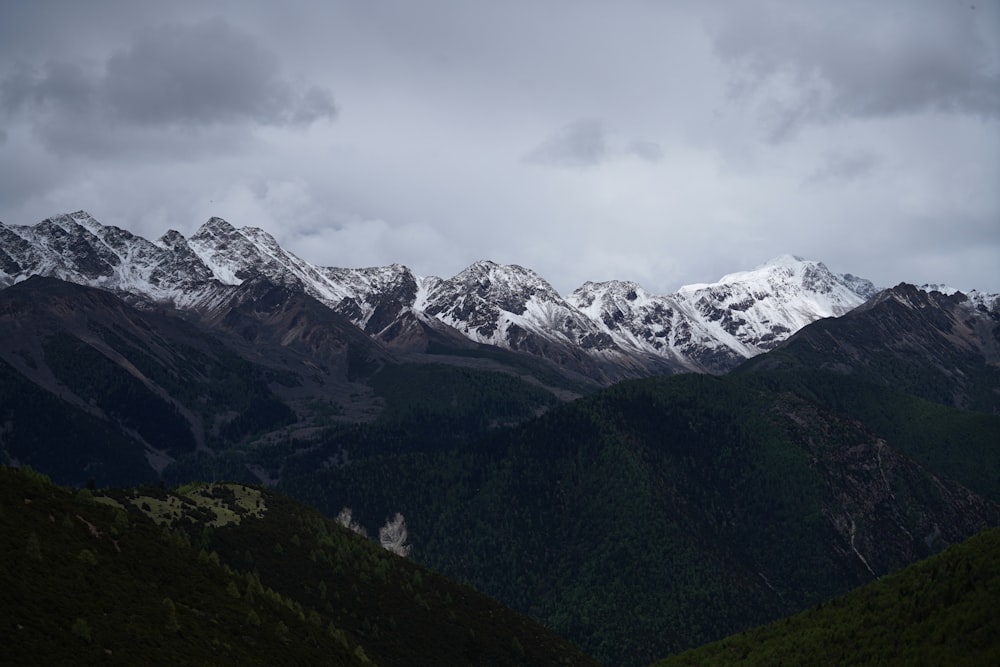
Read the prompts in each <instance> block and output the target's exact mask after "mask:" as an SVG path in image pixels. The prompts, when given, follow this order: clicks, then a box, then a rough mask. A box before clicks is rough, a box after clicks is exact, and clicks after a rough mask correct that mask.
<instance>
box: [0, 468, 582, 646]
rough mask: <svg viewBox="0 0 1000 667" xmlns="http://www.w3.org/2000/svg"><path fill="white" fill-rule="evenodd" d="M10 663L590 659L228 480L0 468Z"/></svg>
mask: <svg viewBox="0 0 1000 667" xmlns="http://www.w3.org/2000/svg"><path fill="white" fill-rule="evenodd" d="M0 558H2V562H3V563H4V567H3V568H0V590H3V598H4V603H3V605H0V632H2V635H3V637H4V648H3V661H4V662H6V663H8V664H128V665H135V664H145V665H160V664H162V665H178V664H198V665H203V664H239V663H242V664H254V665H303V664H333V665H367V664H378V665H447V664H469V665H517V664H524V665H558V664H567V665H586V664H596V663H593V661H591V660H590V659H589V658H587V657H586V656H584V655H583V654H582V653H580V652H579V651H578V650H577V649H575V648H573V647H572V646H570V645H569V644H567V643H566V642H565V640H563V639H561V638H559V637H558V636H556V635H555V634H553V633H552V632H551V631H549V630H546V629H544V628H542V627H541V626H539V625H538V624H537V623H534V622H532V621H530V620H528V619H527V618H525V617H524V616H521V615H519V614H516V613H514V612H512V611H510V610H509V609H507V608H505V607H502V606H501V605H499V604H498V603H496V602H495V601H493V600H491V599H490V598H487V597H485V596H483V595H481V594H479V593H477V592H476V591H474V590H472V589H471V588H469V587H467V586H462V585H458V584H455V583H452V582H450V581H448V580H446V579H444V578H442V577H441V576H439V575H437V574H435V573H433V572H431V571H429V570H426V569H424V568H422V567H420V566H418V565H416V564H414V563H411V562H410V561H408V560H406V559H404V558H401V557H398V556H396V555H394V554H391V553H389V552H388V551H386V550H385V549H382V548H381V547H380V546H378V545H376V544H375V543H373V542H371V541H369V540H366V539H364V538H361V537H359V536H358V535H356V534H354V533H353V532H351V531H349V530H348V529H346V528H344V527H343V526H340V525H339V524H337V523H336V522H334V521H332V520H329V519H326V518H324V517H322V516H321V515H320V514H319V513H318V512H315V511H314V510H310V509H308V508H305V507H303V506H301V505H298V504H297V503H293V502H291V501H289V500H287V499H284V498H281V497H280V496H277V495H275V494H273V493H269V492H267V491H261V490H258V489H254V488H250V487H244V486H241V485H234V484H224V485H223V484H219V485H191V486H189V487H186V488H184V489H180V490H178V491H176V492H168V491H165V490H163V489H162V488H159V487H147V488H141V489H124V490H119V491H114V492H108V495H105V494H104V493H102V492H93V493H92V492H90V491H88V490H86V489H84V490H80V491H76V492H72V491H67V490H64V489H62V488H59V487H56V486H54V485H52V484H51V483H49V482H48V480H47V479H45V478H44V477H43V476H41V475H39V474H37V473H34V472H31V471H15V470H12V469H9V468H0Z"/></svg>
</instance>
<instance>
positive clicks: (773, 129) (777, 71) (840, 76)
mask: <svg viewBox="0 0 1000 667" xmlns="http://www.w3.org/2000/svg"><path fill="white" fill-rule="evenodd" d="M987 4H988V3H987ZM995 9H996V8H995V7H989V6H987V7H984V8H982V10H977V9H976V8H975V7H974V6H970V5H969V4H967V3H944V2H912V3H905V4H904V5H896V4H892V5H871V4H870V3H860V4H854V3H843V4H842V5H839V6H838V9H837V10H831V11H828V12H818V11H816V8H815V7H813V6H811V5H810V4H809V3H803V4H799V5H794V6H791V7H790V6H789V5H787V4H785V3H762V4H759V5H754V6H748V5H740V6H739V9H734V10H732V11H730V12H728V13H726V14H725V15H722V16H721V18H720V19H719V20H718V21H717V22H716V23H714V24H713V30H712V33H713V40H714V48H715V51H716V53H717V54H718V55H719V56H720V57H721V58H722V59H723V60H724V61H725V62H727V63H728V64H729V65H730V67H731V68H732V71H731V76H732V79H731V81H730V85H731V88H730V92H731V95H732V97H733V98H735V99H738V100H739V101H741V102H746V101H750V102H756V103H757V104H758V107H757V112H758V113H759V114H760V118H761V120H762V122H763V123H764V125H765V129H766V131H767V133H768V138H769V139H770V140H772V141H775V142H777V141H781V140H783V139H785V138H787V137H789V136H790V135H791V134H792V133H794V132H795V131H796V130H797V129H798V128H800V127H802V126H803V125H806V124H809V123H827V122H832V121H837V120H841V119H846V118H872V117H885V116H893V115H900V114H912V113H920V112H926V111H934V112H945V113H956V114H968V115H974V116H980V117H983V118H992V119H996V118H997V117H1000V48H998V43H997V42H998V40H997V36H998V33H997V31H996V21H998V20H1000V16H998V15H997V12H996V11H995Z"/></svg>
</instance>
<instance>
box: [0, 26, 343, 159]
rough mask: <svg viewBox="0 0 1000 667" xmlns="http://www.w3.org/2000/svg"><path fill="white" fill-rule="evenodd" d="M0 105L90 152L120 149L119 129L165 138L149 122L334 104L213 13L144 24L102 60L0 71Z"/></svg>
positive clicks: (295, 122)
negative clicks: (183, 21)
mask: <svg viewBox="0 0 1000 667" xmlns="http://www.w3.org/2000/svg"><path fill="white" fill-rule="evenodd" d="M0 109H2V110H3V111H4V112H5V113H6V115H7V116H8V120H10V119H13V118H16V117H17V116H19V115H21V116H23V118H24V119H26V120H27V122H28V123H29V124H31V125H32V126H33V127H34V129H35V131H36V132H37V133H38V134H39V136H41V137H42V139H43V140H44V142H45V143H46V145H48V146H49V148H50V149H52V150H53V151H54V152H57V153H84V154H93V155H96V154H102V153H110V154H114V153H117V152H118V151H119V150H121V149H125V150H127V147H128V142H125V143H124V145H123V144H122V141H121V139H122V138H123V137H128V139H129V140H130V141H132V140H135V139H137V138H138V139H139V141H138V142H137V145H140V146H141V145H147V146H150V145H155V144H157V143H163V142H160V141H157V138H156V137H150V136H149V134H148V132H149V131H155V130H156V129H157V128H162V129H164V130H166V131H168V132H169V130H170V129H171V128H178V127H186V128H189V130H190V129H194V130H197V128H201V127H208V126H216V125H234V126H239V125H246V126H253V125H263V126H266V125H273V126H308V125H310V124H312V123H313V122H315V121H317V120H321V119H324V118H326V119H330V118H333V117H334V116H335V115H336V112H337V109H336V105H335V104H334V101H333V96H332V94H331V93H330V92H329V91H328V90H326V89H324V88H320V87H315V86H314V87H309V88H305V89H301V88H299V87H296V86H295V85H293V84H292V83H291V82H290V81H288V80H287V79H286V78H284V76H283V73H282V71H281V66H280V62H279V61H278V58H277V57H276V56H275V55H274V54H273V53H271V52H270V51H268V50H266V49H265V48H263V46H261V45H260V44H259V43H258V42H257V41H256V40H255V39H254V37H252V36H251V35H249V34H246V33H242V32H240V31H238V30H236V29H234V28H232V27H231V26H230V25H229V24H228V23H226V21H224V20H223V19H220V18H215V19H210V20H207V21H204V22H202V23H196V24H192V25H166V26H161V27H159V28H156V29H147V30H145V31H143V32H141V33H139V34H138V36H137V39H136V40H135V41H134V42H133V43H132V44H130V45H129V46H127V47H125V48H123V49H120V50H118V51H115V52H114V53H113V54H112V55H111V56H110V57H109V58H108V59H107V61H106V62H105V63H104V66H103V68H102V67H97V68H93V69H89V70H88V69H86V68H84V67H83V66H80V65H77V64H75V63H68V62H61V61H56V60H52V61H48V62H46V63H44V64H42V65H40V66H30V65H23V64H22V65H19V66H17V67H16V68H15V69H14V70H13V71H11V72H9V73H8V74H7V75H6V76H5V77H4V78H3V79H2V80H0ZM143 132H146V135H145V136H140V137H137V136H136V134H137V133H140V134H141V133H143ZM195 134H197V131H196V132H195ZM83 135H85V136H83ZM222 135H224V136H225V135H226V132H225V131H223V132H222ZM160 139H162V137H160Z"/></svg>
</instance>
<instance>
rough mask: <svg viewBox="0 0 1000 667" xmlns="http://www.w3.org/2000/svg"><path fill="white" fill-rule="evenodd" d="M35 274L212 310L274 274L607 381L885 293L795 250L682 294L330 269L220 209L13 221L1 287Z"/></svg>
mask: <svg viewBox="0 0 1000 667" xmlns="http://www.w3.org/2000/svg"><path fill="white" fill-rule="evenodd" d="M31 275H43V276H51V277H57V278H61V279H63V280H67V281H69V282H74V283H78V284H83V285H89V286H92V287H98V288H101V289H105V290H109V291H112V292H115V293H117V294H119V295H121V296H123V298H126V299H127V300H129V301H130V302H132V303H143V304H145V305H147V306H153V305H157V306H161V307H162V306H169V307H172V308H177V309H180V310H184V311H189V312H194V313H198V314H201V315H203V316H206V317H209V318H212V317H216V318H217V315H216V313H217V311H218V310H219V309H220V308H225V307H226V305H227V304H228V302H229V300H230V299H232V298H233V295H234V292H235V290H236V289H237V288H238V287H239V286H240V285H242V284H243V283H245V282H246V281H248V280H251V279H254V278H263V279H266V280H267V281H269V282H270V283H273V284H275V285H280V286H283V287H285V288H287V289H291V290H295V291H301V292H303V293H304V294H307V295H309V296H311V297H313V298H315V299H316V300H318V301H319V302H320V303H322V304H324V305H325V306H327V307H328V308H331V309H332V310H334V311H335V312H337V313H339V314H340V315H342V316H344V317H346V318H347V319H348V320H350V322H352V323H353V324H354V325H355V326H357V327H358V328H360V329H361V330H363V331H364V332H365V333H366V334H368V335H369V336H371V337H372V338H374V339H376V340H377V341H379V342H380V343H381V344H383V345H385V346H388V347H389V348H393V349H398V350H403V351H408V352H426V351H427V350H428V349H429V347H431V343H430V339H431V338H433V337H434V336H437V337H444V338H446V339H450V340H452V341H455V340H458V339H462V340H465V341H471V342H473V343H478V344H485V345H489V346H494V347H498V348H501V349H505V350H510V351H515V352H518V353H524V354H529V355H533V356H534V357H536V358H541V359H543V360H545V361H547V362H548V363H549V364H551V365H554V366H555V367H557V368H560V369H564V370H566V371H569V372H572V373H575V374H579V375H582V376H584V377H588V378H591V379H592V380H593V381H595V382H597V383H600V384H606V383H608V382H612V381H615V380H617V379H621V378H624V377H639V376H645V375H650V374H661V373H670V372H676V371H698V372H711V373H720V372H725V371H727V370H730V369H731V368H733V367H734V366H735V365H737V364H738V363H739V362H741V361H743V360H744V359H746V358H748V357H751V356H754V355H756V354H759V353H760V352H763V351H766V350H769V349H771V348H773V347H774V346H775V345H776V344H777V343H779V342H781V341H782V340H784V339H785V338H787V337H788V336H789V335H790V334H791V333H793V332H795V331H797V330H798V329H800V328H801V327H802V326H803V325H805V324H808V323H809V322H812V321H815V320H816V319H819V318H823V317H831V316H838V315H841V314H843V313H845V312H848V311H849V310H851V309H852V308H855V307H856V306H858V305H860V304H861V303H863V302H864V301H865V300H866V299H867V298H868V297H870V296H872V295H873V294H874V293H875V291H876V290H875V288H874V286H873V285H872V284H871V283H870V282H868V281H866V280H862V279H859V278H856V277H854V276H851V275H849V274H848V275H835V274H833V273H831V272H830V271H829V270H828V269H827V268H826V267H825V266H824V265H823V264H821V263H819V262H813V261H806V260H802V259H799V258H796V257H791V256H784V257H780V258H777V259H775V260H773V261H771V262H769V263H767V264H765V265H763V266H761V267H759V268H757V269H755V270H753V271H745V272H741V273H735V274H731V275H728V276H725V277H724V278H722V279H721V280H720V281H718V282H716V283H712V284H701V285H690V286H687V287H684V288H681V290H679V291H678V292H677V293H676V294H670V295H654V294H650V293H648V292H646V291H645V290H643V289H642V288H641V287H640V286H638V285H635V284H633V283H625V282H617V281H612V282H605V283H589V282H588V283H586V284H584V285H583V286H581V287H580V288H579V289H577V290H575V291H574V292H573V293H572V294H570V295H569V296H567V297H565V298H564V297H562V296H561V295H559V294H558V293H557V292H556V291H555V290H554V289H552V287H551V286H550V285H549V284H548V283H547V282H546V281H545V280H544V279H542V278H541V277H540V276H538V275H537V274H535V273H534V272H533V271H531V270H529V269H525V268H523V267H520V266H517V265H507V266H504V265H498V264H495V263H493V262H489V261H482V262H477V263H476V264H473V265H472V266H470V267H468V268H467V269H465V270H463V271H462V272H460V273H459V274H458V275H456V276H453V277H451V278H447V279H443V278H437V277H418V276H415V275H414V274H413V273H412V271H410V270H409V269H408V268H406V267H404V266H400V265H392V266H387V267H373V268H363V269H344V268H330V267H321V266H316V265H314V264H311V263H309V262H308V261H306V260H303V259H301V258H299V257H296V256H295V255H294V254H292V253H290V252H288V251H286V250H285V249H283V248H282V247H281V246H280V245H279V244H278V243H277V242H276V241H275V239H274V238H273V237H271V236H270V235H268V234H267V233H266V232H264V231H263V230H260V229H257V228H253V227H244V228H242V229H237V228H235V227H233V226H232V225H230V224H229V223H228V222H226V221H225V220H222V219H221V218H212V219H211V220H209V221H208V222H206V223H205V224H204V225H202V226H201V227H200V228H199V229H198V231H197V232H196V233H195V234H193V235H192V236H191V238H189V239H185V238H184V237H183V236H182V235H181V234H179V233H178V232H176V231H168V232H167V233H166V234H164V235H163V236H162V237H161V238H160V239H158V240H157V241H155V242H151V241H148V240H146V239H143V238H141V237H139V236H136V235H134V234H132V233H130V232H128V231H126V230H123V229H119V228H117V227H112V226H104V225H102V224H101V223H99V222H98V221H96V220H95V219H94V218H92V217H91V216H90V215H88V214H87V213H85V212H83V211H78V212H76V213H73V214H68V215H60V216H56V217H53V218H49V219H46V220H44V221H42V222H40V223H38V224H36V225H34V226H16V225H3V224H0V286H9V285H12V284H14V283H17V282H20V281H22V280H24V279H26V278H27V277H29V276H31Z"/></svg>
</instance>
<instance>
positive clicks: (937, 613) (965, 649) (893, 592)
mask: <svg viewBox="0 0 1000 667" xmlns="http://www.w3.org/2000/svg"><path fill="white" fill-rule="evenodd" d="M998 604H1000V529H997V528H993V529H990V530H985V531H983V532H982V533H980V534H978V535H976V536H974V537H972V538H969V540H967V541H966V542H963V543H962V544H958V545H955V546H952V547H950V548H949V549H948V550H947V551H945V552H944V553H941V554H938V555H936V556H932V557H931V558H928V559H926V560H923V561H920V562H919V563H914V564H913V565H910V566H909V567H907V568H905V569H903V570H902V571H900V572H897V573H895V574H891V575H889V576H886V577H884V578H882V579H880V580H879V581H877V582H874V583H871V584H868V585H867V586H864V587H862V588H859V589H857V590H854V591H851V592H850V593H848V594H847V595H845V596H843V597H839V598H836V599H834V600H831V601H829V602H826V603H822V604H819V605H817V606H816V607H814V608H812V609H810V610H808V611H805V612H802V613H801V614H798V615H796V616H793V617H791V618H786V619H783V620H780V621H777V622H775V623H771V624H770V625H766V626H763V627H759V628H754V629H752V630H748V631H746V632H743V633H740V634H738V635H734V636H732V637H727V638H726V639H723V640H721V641H718V642H715V643H712V644H709V645H707V646H702V647H700V648H697V649H694V650H692V651H688V652H686V653H682V654H680V655H676V656H673V657H670V658H667V659H665V660H662V661H660V662H658V663H656V667H680V666H682V665H692V666H694V665H745V666H746V667H752V666H754V665H762V666H763V665H767V666H771V665H801V666H803V667H806V666H808V665H817V666H819V665H921V664H923V665H956V666H958V665H996V664H1000V632H997V605H998Z"/></svg>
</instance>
